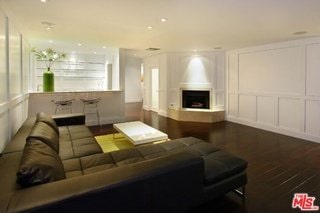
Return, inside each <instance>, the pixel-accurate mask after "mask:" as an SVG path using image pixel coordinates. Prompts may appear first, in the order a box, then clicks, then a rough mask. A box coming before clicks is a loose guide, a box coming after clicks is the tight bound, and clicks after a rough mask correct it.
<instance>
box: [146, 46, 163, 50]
mask: <svg viewBox="0 0 320 213" xmlns="http://www.w3.org/2000/svg"><path fill="white" fill-rule="evenodd" d="M146 50H147V51H158V50H160V48H158V47H149V48H148V49H146Z"/></svg>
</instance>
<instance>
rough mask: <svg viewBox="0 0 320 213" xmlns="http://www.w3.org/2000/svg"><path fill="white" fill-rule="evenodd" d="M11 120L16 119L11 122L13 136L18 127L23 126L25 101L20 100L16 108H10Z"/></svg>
mask: <svg viewBox="0 0 320 213" xmlns="http://www.w3.org/2000/svg"><path fill="white" fill-rule="evenodd" d="M10 120H11V121H15V122H12V123H11V124H10V131H11V136H13V135H14V134H16V132H17V131H18V129H19V128H20V127H21V125H22V123H23V121H24V119H23V102H20V103H19V104H18V105H16V106H15V107H14V108H12V109H10Z"/></svg>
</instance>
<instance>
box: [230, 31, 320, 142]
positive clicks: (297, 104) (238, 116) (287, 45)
mask: <svg viewBox="0 0 320 213" xmlns="http://www.w3.org/2000/svg"><path fill="white" fill-rule="evenodd" d="M226 58H227V60H228V61H227V65H228V67H227V77H228V78H227V79H228V81H227V84H228V85H227V87H226V88H227V97H228V99H227V100H228V101H227V109H228V111H227V116H226V118H227V120H229V121H233V122H237V123H241V124H245V125H249V126H253V127H256V128H262V129H266V130H269V131H274V132H277V133H281V134H285V135H290V136H293V137H298V138H303V139H306V140H311V141H315V142H319V143H320V83H319V79H320V37H315V38H307V39H299V40H293V41H287V42H279V43H274V44H267V45H261V46H256V47H249V48H243V49H238V50H232V51H229V52H227V57H226ZM238 97H239V98H238ZM255 101H256V102H255ZM255 104H256V105H255ZM255 114H256V117H255ZM255 118H256V119H255Z"/></svg>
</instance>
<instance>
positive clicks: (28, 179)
mask: <svg viewBox="0 0 320 213" xmlns="http://www.w3.org/2000/svg"><path fill="white" fill-rule="evenodd" d="M62 179H65V172H64V168H63V164H62V161H61V159H60V157H59V155H58V153H56V152H55V151H54V150H53V149H52V148H51V147H50V146H48V145H47V144H45V143H43V142H42V141H39V140H37V139H30V140H29V141H28V142H27V143H26V145H25V148H24V150H23V154H22V158H21V162H20V168H19V171H18V172H17V183H19V184H20V185H21V186H24V187H28V186H33V185H38V184H42V183H48V182H52V181H57V180H62Z"/></svg>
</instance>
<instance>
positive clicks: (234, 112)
mask: <svg viewBox="0 0 320 213" xmlns="http://www.w3.org/2000/svg"><path fill="white" fill-rule="evenodd" d="M238 103H239V101H238V94H229V98H228V115H230V116H233V117H238Z"/></svg>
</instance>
